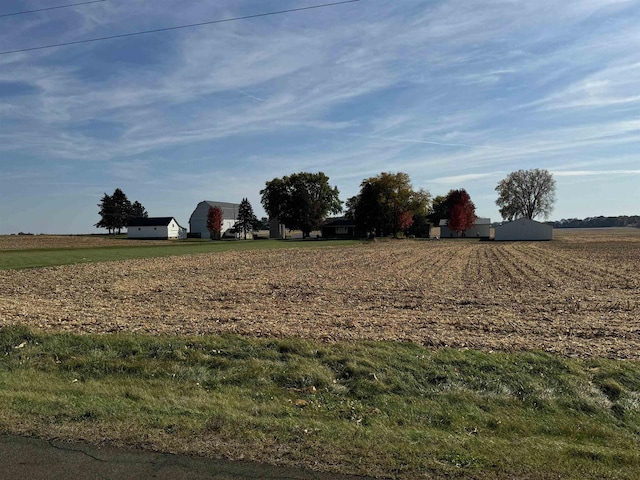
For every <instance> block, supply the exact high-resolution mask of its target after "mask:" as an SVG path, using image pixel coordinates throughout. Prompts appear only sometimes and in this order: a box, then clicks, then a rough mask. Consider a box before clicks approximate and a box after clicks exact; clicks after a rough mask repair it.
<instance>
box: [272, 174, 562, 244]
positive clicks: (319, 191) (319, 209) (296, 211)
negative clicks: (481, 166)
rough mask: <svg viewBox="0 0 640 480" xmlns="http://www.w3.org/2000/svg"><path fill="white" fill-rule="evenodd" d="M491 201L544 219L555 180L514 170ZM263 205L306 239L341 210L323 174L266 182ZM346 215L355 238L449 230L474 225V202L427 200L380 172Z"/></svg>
mask: <svg viewBox="0 0 640 480" xmlns="http://www.w3.org/2000/svg"><path fill="white" fill-rule="evenodd" d="M496 191H497V192H498V199H497V200H496V204H497V205H498V206H499V207H500V213H501V215H502V217H503V218H504V219H506V220H514V219H516V218H530V219H531V218H534V217H537V216H544V217H545V218H548V216H549V215H550V213H551V212H552V211H553V206H554V204H555V200H556V198H555V180H554V179H553V176H552V175H551V174H550V173H549V172H548V171H547V170H540V169H533V170H518V171H516V172H512V173H510V174H509V175H508V176H507V177H506V178H505V179H503V180H502V181H501V182H500V183H499V184H498V185H497V186H496ZM260 195H261V196H262V197H261V201H262V205H263V207H264V209H265V211H266V212H267V213H268V214H269V216H270V217H271V218H278V219H279V221H280V222H281V223H283V224H285V225H286V226H287V228H289V229H297V230H301V231H302V233H303V237H308V236H309V234H310V233H311V231H312V230H317V229H319V228H320V227H321V226H322V224H323V222H324V221H325V219H326V217H327V216H328V215H329V214H337V213H340V212H341V211H343V208H342V201H341V200H340V198H339V192H338V189H337V188H336V187H332V186H331V185H330V184H329V177H327V176H326V175H325V174H324V173H323V172H318V173H308V172H301V173H296V174H292V175H288V176H284V177H282V178H274V179H273V180H271V181H268V182H266V185H265V188H264V189H262V190H261V191H260ZM344 211H345V217H346V218H348V219H351V220H353V221H354V223H355V225H356V231H357V235H358V236H361V237H362V236H388V235H392V236H394V237H396V236H398V234H400V233H402V234H404V235H421V234H424V233H428V231H429V224H434V225H438V224H439V222H440V220H442V219H446V220H447V221H448V227H449V228H450V229H451V230H452V231H454V232H458V233H461V232H464V231H465V230H467V229H469V228H472V227H473V226H474V225H475V220H476V214H475V205H474V203H473V202H472V201H471V197H470V196H469V194H468V193H467V192H466V190H464V189H456V190H450V191H449V192H448V193H447V195H444V196H437V197H435V198H434V199H432V198H431V195H430V193H429V192H428V191H427V190H425V189H422V188H419V189H415V188H414V187H413V185H412V184H411V180H410V178H409V175H408V174H406V173H403V172H398V173H389V172H382V173H380V174H379V175H377V176H375V177H370V178H366V179H364V180H363V181H362V183H361V184H360V191H359V193H358V194H357V195H355V196H353V197H351V198H349V199H348V200H347V201H346V204H345V209H344Z"/></svg>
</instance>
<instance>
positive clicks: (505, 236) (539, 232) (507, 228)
mask: <svg viewBox="0 0 640 480" xmlns="http://www.w3.org/2000/svg"><path fill="white" fill-rule="evenodd" d="M494 239H495V240H497V241H518V240H530V241H531V240H533V241H536V240H552V239H553V227H552V226H551V225H547V224H546V223H540V222H536V221H535V220H529V219H528V218H519V219H517V220H514V221H513V222H507V223H503V224H502V225H498V226H497V227H495V236H494Z"/></svg>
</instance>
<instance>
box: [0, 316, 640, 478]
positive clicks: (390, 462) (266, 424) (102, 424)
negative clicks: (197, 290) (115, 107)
mask: <svg viewBox="0 0 640 480" xmlns="http://www.w3.org/2000/svg"><path fill="white" fill-rule="evenodd" d="M0 432H4V433H22V434H33V435H39V436H56V437H60V438H69V439H85V440H88V441H93V442H101V441H104V439H108V440H110V441H111V442H114V443H116V444H128V445H141V446H145V447H146V448H152V449H158V450H163V451H171V452H188V453H193V454H203V453H206V454H208V455H215V456H224V457H228V458H245V459H251V460H257V461H263V462H269V463H278V464H295V465H300V466H308V467H312V468H316V469H322V470H327V471H335V472H341V473H352V474H366V475H376V476H385V477H392V478H432V477H438V478H439V477H440V476H442V477H451V478H464V479H466V478H530V479H547V478H575V479H578V478H609V479H627V478H628V479H632V478H638V477H639V476H640V448H638V447H639V445H640V362H637V361H615V360H605V359H597V360H578V359H568V358H564V357H559V356H553V355H549V354H544V353H517V354H509V353H481V352H477V351H471V350H466V351H461V350H455V349H442V350H429V349H427V348H424V347H420V346H417V345H415V344H409V343H406V344H404V343H386V342H380V343H372V342H358V343H335V344H323V343H315V342H311V341H305V340H298V339H280V340H273V339H250V338H244V337H239V336H207V337H193V338H183V337H150V336H140V335H131V334H127V335H124V334H123V335H104V336H77V335H71V334H46V333H38V332H34V331H30V330H27V329H25V328H22V327H6V328H2V329H0Z"/></svg>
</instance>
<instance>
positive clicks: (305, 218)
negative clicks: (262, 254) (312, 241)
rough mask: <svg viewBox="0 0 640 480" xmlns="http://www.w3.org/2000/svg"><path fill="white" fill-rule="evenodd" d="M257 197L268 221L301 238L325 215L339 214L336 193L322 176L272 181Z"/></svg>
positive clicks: (292, 177)
mask: <svg viewBox="0 0 640 480" xmlns="http://www.w3.org/2000/svg"><path fill="white" fill-rule="evenodd" d="M260 195H262V199H261V200H262V206H263V207H264V209H265V211H266V212H267V214H269V216H270V217H271V218H277V219H278V220H279V222H280V223H283V224H285V225H286V226H287V228H288V229H290V230H302V236H303V237H308V236H309V235H310V234H311V231H312V230H316V229H319V228H320V226H321V225H322V222H323V221H324V220H325V218H326V217H327V215H328V214H329V213H339V212H340V211H342V202H341V201H340V198H339V197H338V195H339V192H338V189H337V188H336V187H331V186H330V185H329V177H327V176H326V175H325V174H324V173H323V172H318V173H308V172H300V173H294V174H291V175H288V176H285V177H282V178H274V179H273V180H271V181H269V182H266V184H265V188H264V189H262V190H260Z"/></svg>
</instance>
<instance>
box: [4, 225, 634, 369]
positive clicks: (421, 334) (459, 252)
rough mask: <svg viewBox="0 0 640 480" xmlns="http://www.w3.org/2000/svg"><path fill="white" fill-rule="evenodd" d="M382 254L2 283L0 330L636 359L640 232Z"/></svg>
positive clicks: (393, 248) (292, 253)
mask: <svg viewBox="0 0 640 480" xmlns="http://www.w3.org/2000/svg"><path fill="white" fill-rule="evenodd" d="M556 238H557V240H554V241H553V242H542V243H527V242H522V243H497V242H477V241H467V240H440V241H433V240H432V241H426V240H424V241H409V240H407V241H389V242H376V243H373V244H368V245H361V246H355V247H335V248H324V249H317V250H316V249H305V250H297V249H286V250H273V251H245V252H227V253H220V254H201V255H191V256H181V257H170V258H162V259H148V260H129V261H122V262H107V263H96V264H83V265H72V266H61V267H52V268H43V269H33V270H22V271H1V272H0V325H8V324H16V323H22V324H26V325H29V326H32V327H36V328H41V329H51V330H65V331H73V332H105V333H106V332H117V331H123V330H124V331H139V332H147V333H172V334H203V333H218V332H234V333H241V334H246V335H256V336H301V337H307V338H314V339H321V340H326V341H331V340H338V339H343V340H344V339H346V340H350V339H371V340H382V339H385V340H407V341H415V342H418V343H421V344H425V345H433V346H445V345H449V346H455V347H469V348H475V349H482V350H528V349H537V350H546V351H550V352H556V353H561V354H565V355H571V356H582V357H591V356H606V357H611V358H635V359H638V358H640V268H638V265H640V230H635V229H633V230H632V229H625V230H606V231H605V230H602V231H594V230H580V231H561V232H558V231H556Z"/></svg>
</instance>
